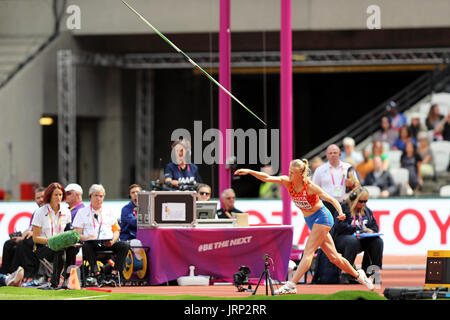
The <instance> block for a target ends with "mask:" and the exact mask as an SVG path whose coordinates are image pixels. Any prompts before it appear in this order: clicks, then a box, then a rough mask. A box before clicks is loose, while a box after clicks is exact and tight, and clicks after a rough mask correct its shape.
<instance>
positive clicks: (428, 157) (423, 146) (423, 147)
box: [417, 131, 435, 177]
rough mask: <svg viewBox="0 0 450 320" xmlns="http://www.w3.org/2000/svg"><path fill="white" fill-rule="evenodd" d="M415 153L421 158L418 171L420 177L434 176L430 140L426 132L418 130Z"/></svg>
mask: <svg viewBox="0 0 450 320" xmlns="http://www.w3.org/2000/svg"><path fill="white" fill-rule="evenodd" d="M417 138H418V144H417V153H418V154H419V156H420V157H421V158H422V165H421V167H420V171H421V173H422V177H434V171H435V170H434V159H433V153H432V152H431V149H430V140H429V138H428V133H427V132H422V131H421V132H419V134H418V137H417Z"/></svg>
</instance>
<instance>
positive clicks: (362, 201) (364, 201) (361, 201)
mask: <svg viewBox="0 0 450 320" xmlns="http://www.w3.org/2000/svg"><path fill="white" fill-rule="evenodd" d="M367 201H369V200H358V202H359V203H366V202H367Z"/></svg>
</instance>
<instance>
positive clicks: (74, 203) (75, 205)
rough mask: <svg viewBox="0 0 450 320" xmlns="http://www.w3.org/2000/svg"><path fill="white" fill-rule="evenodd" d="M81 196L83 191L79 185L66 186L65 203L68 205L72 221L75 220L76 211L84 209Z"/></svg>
mask: <svg viewBox="0 0 450 320" xmlns="http://www.w3.org/2000/svg"><path fill="white" fill-rule="evenodd" d="M82 196H83V189H82V188H81V186H80V185H79V184H76V183H71V184H68V185H67V186H66V203H67V204H68V205H69V210H70V214H71V216H72V221H73V220H74V219H75V215H76V214H77V212H78V210H80V209H81V208H84V203H83V200H82Z"/></svg>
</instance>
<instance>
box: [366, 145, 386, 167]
mask: <svg viewBox="0 0 450 320" xmlns="http://www.w3.org/2000/svg"><path fill="white" fill-rule="evenodd" d="M376 156H379V157H381V160H382V161H383V170H385V171H386V170H388V169H389V157H388V154H387V153H386V150H384V147H383V143H382V142H381V141H379V140H377V141H374V142H373V145H372V154H371V155H370V156H369V158H370V159H372V160H373V158H374V157H376ZM372 170H373V162H372V168H370V171H372Z"/></svg>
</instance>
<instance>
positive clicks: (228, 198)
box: [225, 197, 236, 200]
mask: <svg viewBox="0 0 450 320" xmlns="http://www.w3.org/2000/svg"><path fill="white" fill-rule="evenodd" d="M225 199H227V200H231V199H236V197H226V198H225Z"/></svg>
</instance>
